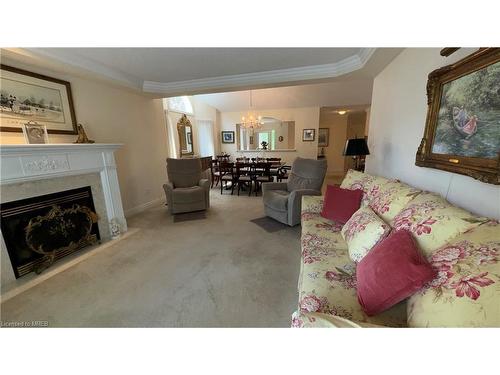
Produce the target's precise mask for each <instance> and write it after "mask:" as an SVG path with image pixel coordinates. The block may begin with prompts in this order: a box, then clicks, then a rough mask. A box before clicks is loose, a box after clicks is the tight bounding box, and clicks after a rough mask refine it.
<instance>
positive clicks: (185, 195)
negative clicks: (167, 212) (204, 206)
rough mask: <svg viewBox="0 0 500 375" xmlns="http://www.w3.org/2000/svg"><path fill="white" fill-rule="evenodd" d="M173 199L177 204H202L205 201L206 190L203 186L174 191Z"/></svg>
mask: <svg viewBox="0 0 500 375" xmlns="http://www.w3.org/2000/svg"><path fill="white" fill-rule="evenodd" d="M172 197H173V201H174V202H175V203H176V204H183V203H194V202H200V201H204V200H205V190H204V189H203V188H202V187H201V186H192V187H187V188H176V189H173V190H172Z"/></svg>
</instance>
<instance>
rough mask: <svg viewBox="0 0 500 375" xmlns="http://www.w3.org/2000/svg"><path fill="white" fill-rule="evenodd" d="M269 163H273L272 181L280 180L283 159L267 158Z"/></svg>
mask: <svg viewBox="0 0 500 375" xmlns="http://www.w3.org/2000/svg"><path fill="white" fill-rule="evenodd" d="M266 160H267V162H268V163H271V176H272V178H273V179H272V180H273V181H274V177H276V180H277V179H278V172H279V169H280V167H281V158H267V159H266Z"/></svg>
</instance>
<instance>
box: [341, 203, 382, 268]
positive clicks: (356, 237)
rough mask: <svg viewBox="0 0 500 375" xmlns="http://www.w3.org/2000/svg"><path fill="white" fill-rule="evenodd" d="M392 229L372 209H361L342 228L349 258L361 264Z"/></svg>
mask: <svg viewBox="0 0 500 375" xmlns="http://www.w3.org/2000/svg"><path fill="white" fill-rule="evenodd" d="M390 231H391V227H390V226H389V225H388V224H386V223H385V222H384V221H383V220H382V219H380V218H379V217H378V216H377V214H376V213H375V212H373V210H372V209H371V208H370V207H361V208H360V209H359V210H357V211H356V212H355V213H354V214H353V215H352V216H351V218H350V219H349V221H348V222H347V223H346V224H345V225H344V227H343V228H342V232H341V233H342V237H343V238H344V240H345V241H346V242H347V247H348V249H349V257H350V258H351V259H352V260H353V261H354V262H359V261H360V260H361V259H363V257H364V256H365V255H366V254H368V252H369V251H370V250H371V249H372V248H373V247H374V246H375V245H376V244H378V243H379V242H380V241H381V240H383V239H384V238H385V237H387V235H388V234H389V233H390Z"/></svg>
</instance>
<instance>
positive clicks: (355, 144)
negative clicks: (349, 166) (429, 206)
mask: <svg viewBox="0 0 500 375" xmlns="http://www.w3.org/2000/svg"><path fill="white" fill-rule="evenodd" d="M364 155H370V151H369V150H368V145H367V144H366V139H365V138H353V139H348V140H347V141H346V144H345V148H344V156H352V158H353V159H354V165H355V167H354V168H355V169H356V170H359V157H360V156H364Z"/></svg>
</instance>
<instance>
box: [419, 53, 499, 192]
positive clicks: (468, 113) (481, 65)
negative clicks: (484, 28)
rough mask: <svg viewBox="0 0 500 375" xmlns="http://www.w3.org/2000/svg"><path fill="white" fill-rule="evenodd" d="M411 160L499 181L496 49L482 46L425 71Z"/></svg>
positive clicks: (492, 182) (487, 179) (497, 61)
mask: <svg viewBox="0 0 500 375" xmlns="http://www.w3.org/2000/svg"><path fill="white" fill-rule="evenodd" d="M427 104H428V110H427V120H426V124H425V132H424V137H423V138H422V141H421V143H420V147H419V148H418V151H417V157H416V161H415V164H416V165H418V166H421V167H430V168H436V169H442V170H445V171H449V172H455V173H460V174H464V175H467V176H470V177H473V178H475V179H478V180H480V181H483V182H487V183H491V184H496V185H499V184H500V48H481V49H479V50H478V51H477V52H475V53H473V54H471V55H469V56H467V57H465V58H463V59H462V60H460V61H458V62H456V63H454V64H451V65H447V66H445V67H442V68H439V69H437V70H435V71H433V72H432V73H430V74H429V78H428V81H427Z"/></svg>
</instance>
